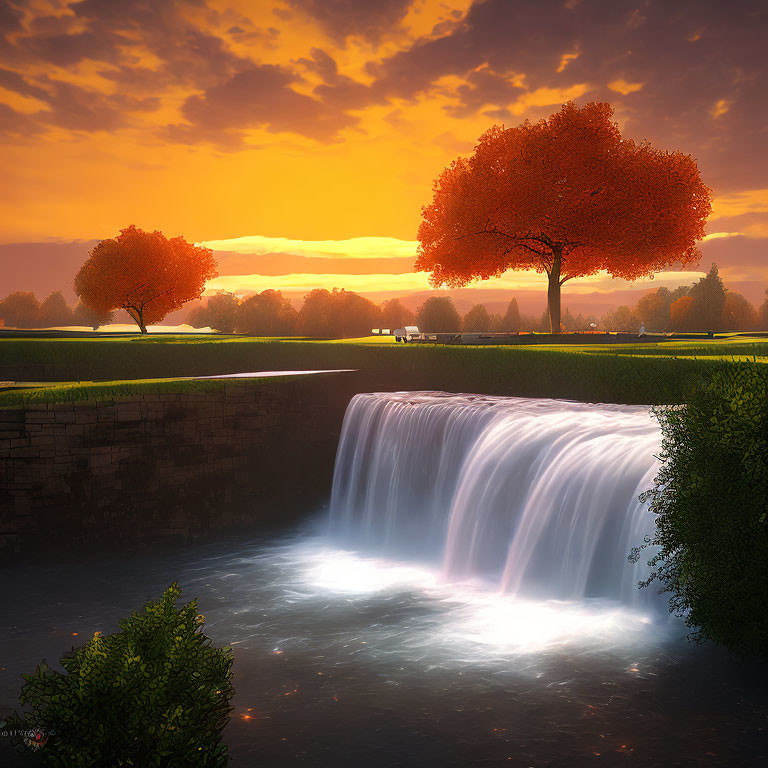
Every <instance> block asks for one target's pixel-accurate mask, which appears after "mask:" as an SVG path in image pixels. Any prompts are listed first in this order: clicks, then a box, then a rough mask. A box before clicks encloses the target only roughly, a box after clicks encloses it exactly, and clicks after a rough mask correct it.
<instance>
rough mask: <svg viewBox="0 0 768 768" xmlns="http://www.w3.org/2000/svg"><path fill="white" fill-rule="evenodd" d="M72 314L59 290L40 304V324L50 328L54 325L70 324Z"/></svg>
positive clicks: (72, 318) (72, 319) (72, 317)
mask: <svg viewBox="0 0 768 768" xmlns="http://www.w3.org/2000/svg"><path fill="white" fill-rule="evenodd" d="M73 321H74V316H73V314H72V309H71V308H70V306H69V305H68V304H67V300H66V299H65V298H64V296H63V294H62V292H61V291H56V292H54V293H52V294H51V295H50V296H48V297H47V298H46V299H45V300H44V301H43V303H42V304H41V305H40V325H41V327H43V328H51V327H53V326H56V325H72V322H73Z"/></svg>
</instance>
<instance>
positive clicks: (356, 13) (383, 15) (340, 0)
mask: <svg viewBox="0 0 768 768" xmlns="http://www.w3.org/2000/svg"><path fill="white" fill-rule="evenodd" d="M285 1H286V3H287V4H288V5H289V6H291V7H292V8H294V9H296V10H297V11H300V12H301V13H304V14H306V15H307V16H311V17H312V18H313V19H315V21H317V22H318V24H319V25H320V26H321V27H322V29H323V31H324V32H325V33H326V34H327V35H328V36H329V37H330V38H332V39H333V40H336V41H337V42H341V43H343V41H344V40H346V38H348V37H353V36H354V37H363V38H365V39H366V40H369V41H371V42H373V43H377V42H379V40H381V38H382V37H384V36H386V35H387V34H388V33H391V32H393V31H395V30H396V29H397V27H399V26H400V23H401V22H402V20H403V19H404V18H405V15H406V14H407V13H408V9H409V8H410V6H411V4H412V2H413V0H285ZM275 13H277V10H276V11H275Z"/></svg>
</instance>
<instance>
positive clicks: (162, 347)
mask: <svg viewBox="0 0 768 768" xmlns="http://www.w3.org/2000/svg"><path fill="white" fill-rule="evenodd" d="M693 344H695V345H696V349H697V351H698V349H699V348H702V347H703V348H704V349H706V346H705V345H702V344H701V342H693V343H692V345H691V346H690V347H686V346H685V344H683V343H677V344H676V348H675V349H674V350H673V349H672V348H670V349H669V352H670V353H671V354H666V355H664V354H657V355H656V354H647V352H648V350H647V348H646V345H642V344H638V345H622V348H621V349H618V348H617V346H618V345H615V346H614V345H610V346H605V347H598V345H594V346H589V347H571V346H568V345H564V346H560V347H549V346H538V347H527V346H432V345H417V344H407V345H403V344H394V343H392V342H391V341H390V342H389V343H387V341H385V340H382V339H377V338H375V337H374V338H372V339H367V338H366V339H360V340H344V341H308V340H301V339H295V340H283V339H281V340H277V339H254V338H249V337H226V336H216V337H210V336H208V337H206V336H195V337H192V338H190V337H155V338H152V337H149V338H144V339H130V338H128V339H126V338H119V339H114V338H107V339H98V338H95V339H7V340H2V341H0V379H18V380H21V379H22V378H26V379H27V380H32V381H47V380H58V381H70V382H71V381H73V380H88V381H89V382H92V383H90V384H87V385H83V384H78V385H71V384H70V385H67V386H70V387H71V386H79V387H85V389H83V392H84V393H85V392H97V391H98V389H97V387H98V386H106V382H107V381H108V382H110V384H109V386H110V388H113V387H118V388H119V391H120V394H133V393H137V392H138V391H140V390H141V391H144V392H146V391H165V392H168V391H176V390H174V389H162V390H161V389H160V386H162V387H171V388H173V387H179V386H182V384H181V383H179V382H177V383H173V384H169V383H163V384H162V385H161V384H160V382H159V381H158V380H161V379H176V378H179V377H184V376H211V375H220V374H228V373H244V372H255V371H281V370H293V371H301V370H322V369H335V368H353V369H363V370H369V371H379V372H382V373H386V374H387V377H388V381H390V382H391V383H392V385H393V386H395V387H398V388H403V389H415V388H419V389H440V390H446V391H454V392H476V393H480V394H496V395H516V396H522V397H556V398H565V399H574V400H582V401H586V402H614V403H638V404H665V403H679V402H684V401H685V400H686V398H687V396H688V394H689V392H690V391H691V388H692V387H693V386H694V385H695V384H697V383H701V382H702V381H705V380H708V379H709V378H710V377H711V375H712V372H713V371H714V370H717V369H718V368H721V367H723V366H728V365H735V364H738V363H736V362H734V361H732V360H731V359H722V358H723V357H724V356H725V357H726V358H727V356H728V354H730V353H731V351H734V352H735V351H736V350H735V349H734V347H735V346H737V347H738V348H739V352H741V351H742V350H741V347H744V346H745V345H744V343H743V341H740V342H734V343H733V345H731V346H729V345H727V344H726V343H725V342H715V344H714V345H713V346H716V348H717V352H718V353H719V354H717V355H702V354H690V355H689V354H684V353H683V351H688V350H692V349H693ZM658 346H659V347H662V346H665V345H658ZM746 346H747V347H748V349H749V350H751V351H753V352H754V353H756V352H758V351H760V352H762V351H763V350H762V349H759V350H758V345H757V344H755V345H753V346H749V345H746ZM19 373H23V376H20V375H18V374H19ZM137 379H147V380H151V381H142V382H137V381H131V380H137ZM99 380H105V381H99ZM187 386H188V385H187ZM196 386H201V387H206V388H207V387H210V386H211V384H210V382H199V383H197V384H196ZM145 387H149V389H146V388H145ZM152 387H155V388H156V389H152ZM46 389H48V390H50V391H49V393H48V394H44V393H42V392H41V393H40V394H39V395H38V397H40V398H46V397H52V398H58V397H62V396H63V395H64V392H63V391H61V392H60V391H58V390H59V389H60V388H58V387H54V388H50V387H49V388H46ZM113 391H115V390H113ZM8 395H10V393H8ZM16 397H20V398H22V399H24V398H27V401H28V398H29V397H30V393H29V392H27V393H25V394H17V395H16ZM67 399H82V398H75V397H71V396H69V395H67ZM41 401H42V400H41ZM0 402H1V401H0Z"/></svg>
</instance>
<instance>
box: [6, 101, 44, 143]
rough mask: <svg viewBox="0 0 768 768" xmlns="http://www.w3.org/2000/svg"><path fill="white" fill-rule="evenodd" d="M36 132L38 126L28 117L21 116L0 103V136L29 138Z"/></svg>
mask: <svg viewBox="0 0 768 768" xmlns="http://www.w3.org/2000/svg"><path fill="white" fill-rule="evenodd" d="M37 131H38V126H37V125H36V124H35V122H34V120H32V119H31V118H30V117H29V116H28V115H23V114H21V113H20V112H17V111H16V110H15V109H11V107H9V106H8V105H7V104H2V103H0V135H3V136H29V135H30V134H33V133H36V132H37Z"/></svg>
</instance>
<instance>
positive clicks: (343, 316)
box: [296, 288, 381, 338]
mask: <svg viewBox="0 0 768 768" xmlns="http://www.w3.org/2000/svg"><path fill="white" fill-rule="evenodd" d="M380 321H381V315H380V310H379V308H378V307H377V306H376V305H375V304H374V303H373V302H372V301H369V300H368V299H366V298H363V297H362V296H359V295H358V294H356V293H354V292H352V291H345V290H343V289H342V290H337V289H336V288H334V289H333V291H330V292H329V291H326V290H325V289H322V288H316V289H315V290H313V291H310V292H309V293H308V294H307V295H306V296H305V298H304V304H303V305H302V307H301V310H300V311H299V314H298V317H297V318H296V329H297V331H298V333H300V334H301V335H302V336H319V337H324V338H351V337H356V336H368V335H369V334H370V332H371V329H372V328H376V327H378V326H379V325H380Z"/></svg>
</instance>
